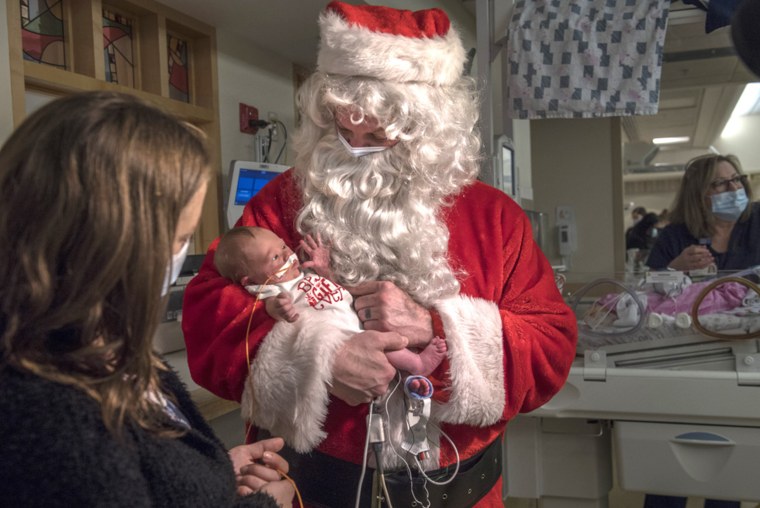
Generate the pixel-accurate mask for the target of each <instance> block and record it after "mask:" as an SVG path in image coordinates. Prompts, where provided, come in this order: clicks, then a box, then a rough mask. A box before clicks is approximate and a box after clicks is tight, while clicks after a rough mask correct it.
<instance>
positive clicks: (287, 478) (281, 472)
mask: <svg viewBox="0 0 760 508" xmlns="http://www.w3.org/2000/svg"><path fill="white" fill-rule="evenodd" d="M277 472H278V473H280V474H281V475H282V477H283V478H285V479H286V480H288V481H289V482H290V484H291V485H292V486H293V488H294V489H295V491H296V497H297V498H298V506H300V507H301V508H303V499H301V493H300V492H298V486H297V485H296V482H295V480H293V478H291V477H290V476H288V475H287V473H285V472H284V471H280V470H279V469H278V470H277Z"/></svg>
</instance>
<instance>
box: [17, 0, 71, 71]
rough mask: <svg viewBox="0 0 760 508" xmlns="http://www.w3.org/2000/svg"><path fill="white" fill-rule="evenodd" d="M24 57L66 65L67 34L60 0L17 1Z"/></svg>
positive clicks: (44, 62) (39, 61)
mask: <svg viewBox="0 0 760 508" xmlns="http://www.w3.org/2000/svg"><path fill="white" fill-rule="evenodd" d="M20 8H21V45H22V47H23V52H24V60H29V61H32V62H37V63H43V64H47V65H52V66H54V67H59V68H61V69H65V68H66V34H65V31H64V17H63V2H62V1H61V0H58V1H55V0H48V1H45V0H39V1H34V0H20Z"/></svg>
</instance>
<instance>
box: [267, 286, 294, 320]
mask: <svg viewBox="0 0 760 508" xmlns="http://www.w3.org/2000/svg"><path fill="white" fill-rule="evenodd" d="M265 305H266V309H267V314H269V316H270V317H271V318H272V319H275V320H277V321H287V322H288V323H293V322H294V321H295V320H297V319H298V313H297V312H296V308H295V307H294V306H293V297H292V296H290V293H288V292H287V291H283V292H282V293H280V294H278V295H277V296H273V297H271V298H267V299H266V304H265Z"/></svg>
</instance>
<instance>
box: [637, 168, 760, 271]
mask: <svg viewBox="0 0 760 508" xmlns="http://www.w3.org/2000/svg"><path fill="white" fill-rule="evenodd" d="M669 219H670V224H669V225H668V226H667V227H665V228H664V229H663V230H662V231H661V232H660V234H659V235H658V237H657V242H656V243H655V244H654V246H653V247H652V250H651V252H650V253H649V258H648V259H647V265H648V266H649V267H650V268H652V269H655V270H664V269H666V268H672V269H674V270H682V271H690V270H697V269H702V268H707V267H708V266H710V265H711V264H715V266H716V267H717V269H718V270H740V269H743V268H748V267H750V266H755V265H760V207H757V206H755V205H754V203H753V202H752V187H751V186H750V185H749V181H748V179H747V175H745V174H744V172H743V171H742V167H741V163H740V162H739V159H738V158H736V157H735V156H733V155H713V154H710V155H703V156H700V157H697V158H695V159H692V160H691V161H689V162H688V163H687V164H686V169H685V172H684V175H683V179H682V180H681V187H680V189H679V190H678V194H677V195H676V200H675V205H674V207H673V211H672V212H671V213H670V216H669Z"/></svg>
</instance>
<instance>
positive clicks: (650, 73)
mask: <svg viewBox="0 0 760 508" xmlns="http://www.w3.org/2000/svg"><path fill="white" fill-rule="evenodd" d="M669 6H670V0H585V1H582V0H533V1H525V0H518V1H517V2H515V6H514V11H513V14H512V19H511V22H510V26H509V34H508V41H509V42H508V46H507V52H508V55H507V57H508V64H507V65H508V69H507V74H508V80H507V87H508V89H507V102H508V103H507V104H506V109H507V111H508V114H509V116H511V117H512V118H528V119H534V118H595V117H608V116H630V115H653V114H656V113H657V109H658V104H659V93H660V74H661V71H662V54H663V45H664V42H665V29H666V26H667V19H668V9H669Z"/></svg>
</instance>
